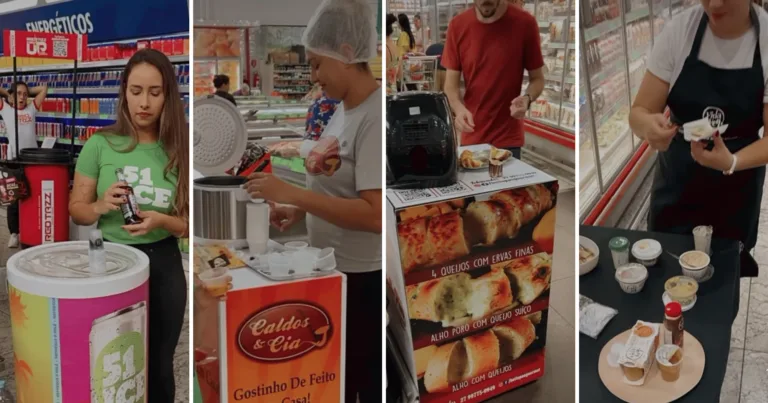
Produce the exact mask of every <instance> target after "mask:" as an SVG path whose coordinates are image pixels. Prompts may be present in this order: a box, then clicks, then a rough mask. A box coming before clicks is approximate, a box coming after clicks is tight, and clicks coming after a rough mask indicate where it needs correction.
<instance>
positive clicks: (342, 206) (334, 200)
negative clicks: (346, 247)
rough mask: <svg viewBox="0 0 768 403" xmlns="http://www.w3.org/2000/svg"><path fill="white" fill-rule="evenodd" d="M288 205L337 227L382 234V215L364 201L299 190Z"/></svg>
mask: <svg viewBox="0 0 768 403" xmlns="http://www.w3.org/2000/svg"><path fill="white" fill-rule="evenodd" d="M288 204H291V205H294V206H296V207H298V208H300V209H302V210H304V211H306V212H307V213H309V214H312V215H314V216H317V217H319V218H320V219H322V220H325V221H327V222H329V223H331V224H333V225H335V226H337V227H341V228H345V229H350V230H355V231H365V232H373V233H381V213H379V214H376V212H374V211H373V210H374V208H373V206H371V205H370V204H369V203H368V202H367V201H365V200H363V199H345V198H342V197H333V196H327V195H324V194H320V193H315V192H312V191H309V190H306V189H297V190H296V194H295V195H294V197H293V198H292V200H290V201H289V203H288Z"/></svg>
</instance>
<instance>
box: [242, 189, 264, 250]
mask: <svg viewBox="0 0 768 403" xmlns="http://www.w3.org/2000/svg"><path fill="white" fill-rule="evenodd" d="M247 209H248V210H247V212H246V219H247V220H248V222H247V226H246V234H245V236H246V238H247V240H248V248H249V249H250V253H251V255H262V254H264V253H267V242H269V205H268V204H266V203H256V202H251V203H248V207H247Z"/></svg>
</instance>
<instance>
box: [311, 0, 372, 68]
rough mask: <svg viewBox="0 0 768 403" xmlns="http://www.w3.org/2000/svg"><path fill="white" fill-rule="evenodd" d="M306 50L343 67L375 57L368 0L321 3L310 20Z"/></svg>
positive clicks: (340, 0) (337, 0)
mask: <svg viewBox="0 0 768 403" xmlns="http://www.w3.org/2000/svg"><path fill="white" fill-rule="evenodd" d="M302 43H303V44H304V47H305V48H306V50H308V51H310V52H313V53H317V54H319V55H323V56H327V57H330V58H333V59H336V60H339V61H341V62H344V63H346V64H354V63H361V62H368V61H370V60H371V59H373V58H374V57H376V43H377V41H376V23H375V17H374V14H373V10H372V9H371V7H370V5H369V4H368V2H367V0H324V1H323V3H322V4H320V7H318V8H317V10H316V11H315V15H314V16H312V18H311V19H310V20H309V23H308V24H307V29H306V30H304V37H303V38H302Z"/></svg>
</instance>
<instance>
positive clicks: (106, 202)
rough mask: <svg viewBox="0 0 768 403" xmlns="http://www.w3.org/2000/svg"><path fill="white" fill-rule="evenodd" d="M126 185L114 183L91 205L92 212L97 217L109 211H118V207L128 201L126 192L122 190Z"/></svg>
mask: <svg viewBox="0 0 768 403" xmlns="http://www.w3.org/2000/svg"><path fill="white" fill-rule="evenodd" d="M127 185H128V184H127V183H125V182H115V183H113V184H112V186H110V187H109V188H108V189H107V190H106V191H105V192H104V195H103V196H101V198H100V199H99V200H96V202H94V203H93V210H94V211H95V212H96V214H98V215H104V214H107V213H109V212H110V211H118V210H120V205H121V204H124V203H126V202H127V201H128V199H127V198H126V197H127V196H126V195H127V194H128V190H126V189H124V188H123V187H124V186H127Z"/></svg>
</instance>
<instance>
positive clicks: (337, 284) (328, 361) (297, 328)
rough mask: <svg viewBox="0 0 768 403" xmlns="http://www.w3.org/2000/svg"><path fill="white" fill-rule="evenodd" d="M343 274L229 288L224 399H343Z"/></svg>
mask: <svg viewBox="0 0 768 403" xmlns="http://www.w3.org/2000/svg"><path fill="white" fill-rule="evenodd" d="M345 297H346V277H345V276H341V275H339V276H329V277H325V278H317V279H313V280H311V281H293V282H284V283H275V284H274V285H267V286H262V287H259V288H250V289H245V290H235V291H230V292H229V294H227V302H226V344H227V345H226V349H227V351H226V355H225V356H226V360H227V361H226V364H225V365H226V367H227V374H226V380H227V385H226V386H223V387H224V388H226V390H225V391H224V393H225V394H226V396H227V398H226V399H227V400H225V401H226V402H242V401H253V402H294V401H295V402H341V401H344V374H343V372H342V371H343V363H344V358H345V357H344V354H343V348H342V347H343V343H344V319H343V318H344V309H345V308H344V307H345V305H344V298H345Z"/></svg>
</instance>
